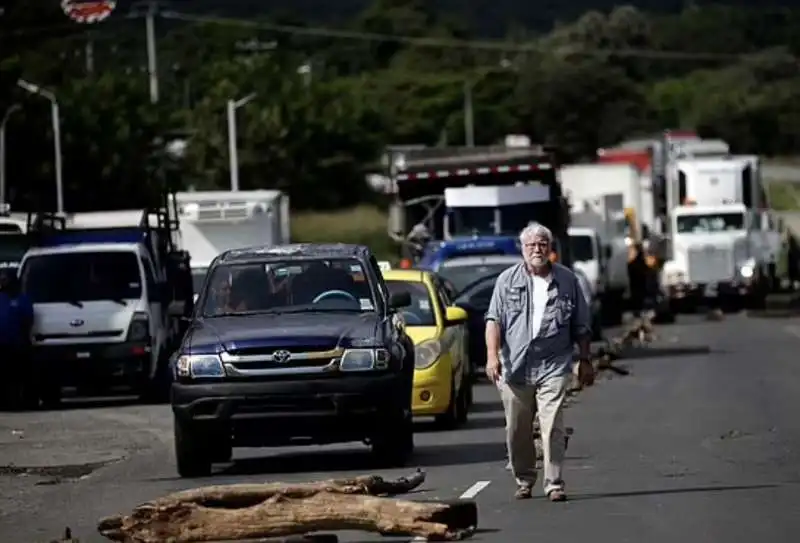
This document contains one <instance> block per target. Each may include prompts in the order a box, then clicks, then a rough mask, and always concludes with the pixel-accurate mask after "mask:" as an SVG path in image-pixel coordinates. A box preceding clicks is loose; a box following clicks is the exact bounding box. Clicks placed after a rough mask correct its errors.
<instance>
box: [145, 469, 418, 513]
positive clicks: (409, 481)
mask: <svg viewBox="0 0 800 543" xmlns="http://www.w3.org/2000/svg"><path fill="white" fill-rule="evenodd" d="M424 482H425V472H424V471H422V470H420V469H418V470H417V471H416V472H415V473H414V474H413V475H410V476H408V477H400V478H398V479H394V480H386V479H384V478H383V477H380V476H378V475H360V476H358V477H353V478H350V479H329V480H327V481H315V482H310V483H245V484H236V485H215V486H206V487H202V488H192V489H189V490H184V491H181V492H176V493H174V494H170V495H168V496H165V497H163V498H159V499H158V500H157V501H156V503H158V504H170V503H173V502H181V503H194V504H197V505H204V506H206V507H227V508H236V507H248V506H250V505H256V504H258V503H261V502H263V501H264V500H267V499H269V498H271V497H273V496H274V495H276V494H280V495H282V496H284V497H287V498H306V497H309V496H313V495H314V494H317V493H319V492H330V493H333V494H364V495H370V496H396V495H398V494H406V493H408V492H411V491H412V490H414V489H415V488H417V487H419V486H420V485H422V483H424Z"/></svg>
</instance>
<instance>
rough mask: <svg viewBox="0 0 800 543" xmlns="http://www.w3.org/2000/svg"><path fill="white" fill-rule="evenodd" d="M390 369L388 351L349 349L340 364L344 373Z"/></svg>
mask: <svg viewBox="0 0 800 543" xmlns="http://www.w3.org/2000/svg"><path fill="white" fill-rule="evenodd" d="M388 367H389V351H387V350H386V349H347V350H346V351H345V352H344V354H343V355H342V358H341V360H340V362H339V369H340V370H342V371H371V370H385V369H386V368H388Z"/></svg>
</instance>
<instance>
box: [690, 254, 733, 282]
mask: <svg viewBox="0 0 800 543" xmlns="http://www.w3.org/2000/svg"><path fill="white" fill-rule="evenodd" d="M687 256H688V264H689V270H688V271H689V280H690V281H692V282H693V283H716V282H720V281H727V280H730V279H733V276H734V262H733V250H732V249H731V248H727V247H714V246H707V247H702V248H700V247H698V248H692V249H689V251H688V255H687Z"/></svg>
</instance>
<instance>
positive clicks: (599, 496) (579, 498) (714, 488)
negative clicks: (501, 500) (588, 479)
mask: <svg viewBox="0 0 800 543" xmlns="http://www.w3.org/2000/svg"><path fill="white" fill-rule="evenodd" d="M780 486H781V485H776V484H764V485H740V486H697V487H689V488H669V489H664V490H634V491H630V492H609V493H604V494H586V495H583V496H580V495H579V496H574V497H573V496H571V497H570V501H584V500H601V499H605V498H635V497H637V496H663V495H669V494H695V493H699V492H725V491H728V490H765V489H771V488H778V487H780Z"/></svg>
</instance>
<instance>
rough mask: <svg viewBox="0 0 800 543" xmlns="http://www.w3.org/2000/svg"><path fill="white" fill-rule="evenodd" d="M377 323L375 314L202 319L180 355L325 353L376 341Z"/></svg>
mask: <svg viewBox="0 0 800 543" xmlns="http://www.w3.org/2000/svg"><path fill="white" fill-rule="evenodd" d="M379 324H380V317H379V316H378V315H377V314H375V313H340V312H330V313H321V312H320V313H288V314H277V313H276V314H264V315H248V316H238V317H213V318H205V319H202V320H199V321H196V322H195V323H193V324H192V326H191V327H190V328H189V330H188V331H187V333H186V336H185V337H184V339H183V345H182V349H181V352H183V353H185V354H210V353H220V352H223V351H228V352H246V351H249V350H258V351H261V350H264V349H287V348H299V349H307V350H313V351H317V350H328V349H334V348H336V347H347V346H348V345H349V344H350V342H351V341H352V340H371V339H372V338H375V337H376V335H377V333H378V330H379Z"/></svg>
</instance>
